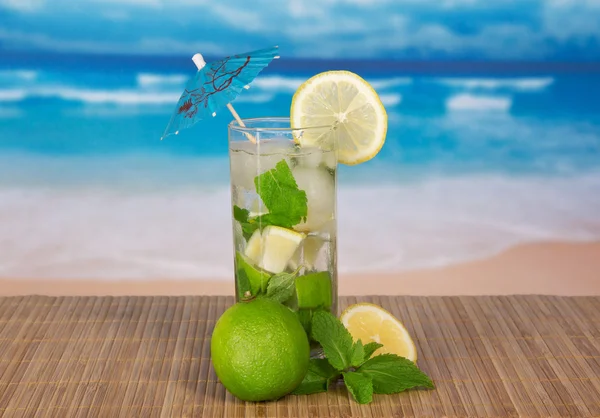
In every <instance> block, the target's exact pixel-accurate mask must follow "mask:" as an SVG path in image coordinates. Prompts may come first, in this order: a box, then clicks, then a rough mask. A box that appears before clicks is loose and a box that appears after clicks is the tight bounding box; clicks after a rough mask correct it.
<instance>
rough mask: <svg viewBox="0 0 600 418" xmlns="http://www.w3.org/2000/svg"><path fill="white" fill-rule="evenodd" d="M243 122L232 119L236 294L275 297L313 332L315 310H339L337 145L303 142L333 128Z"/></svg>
mask: <svg viewBox="0 0 600 418" xmlns="http://www.w3.org/2000/svg"><path fill="white" fill-rule="evenodd" d="M243 122H244V124H245V125H246V126H245V127H242V126H240V124H239V123H238V122H236V121H233V122H231V123H230V124H229V158H230V164H231V201H232V206H233V210H232V214H233V230H234V234H233V242H234V250H235V286H236V298H237V300H240V299H246V298H253V297H257V296H259V295H267V296H271V297H273V298H275V299H277V300H279V301H280V302H282V303H284V304H285V305H287V306H289V307H290V308H291V309H293V310H294V311H296V312H297V313H298V317H299V318H300V321H301V322H302V324H303V325H304V327H305V329H306V330H307V332H308V333H309V335H310V320H311V316H312V313H313V312H315V311H316V310H328V311H331V312H332V313H333V314H337V293H338V286H337V247H336V239H337V233H336V229H337V228H336V227H337V222H336V190H337V181H336V170H337V157H336V150H335V146H334V145H335V144H332V143H325V142H323V141H322V140H321V141H319V143H318V146H306V145H304V146H302V147H301V146H299V145H298V142H300V143H304V142H306V141H302V138H303V136H304V135H307V137H308V136H310V138H318V137H319V136H320V134H321V133H323V132H324V131H325V130H326V129H330V128H328V127H313V128H301V129H292V128H291V127H290V120H289V118H258V119H246V120H244V121H243ZM325 137H327V135H326V136H325Z"/></svg>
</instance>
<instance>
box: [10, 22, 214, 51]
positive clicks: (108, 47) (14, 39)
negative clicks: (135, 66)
mask: <svg viewBox="0 0 600 418" xmlns="http://www.w3.org/2000/svg"><path fill="white" fill-rule="evenodd" d="M0 41H2V42H4V43H6V44H7V45H13V48H10V49H31V48H37V49H49V50H53V51H59V52H92V53H119V54H132V55H135V54H137V53H143V52H148V51H152V52H154V53H160V54H162V55H169V54H170V55H173V54H193V53H195V52H198V51H202V53H203V54H209V55H210V54H215V55H222V54H224V53H225V49H224V46H223V45H220V44H217V43H215V42H204V41H190V42H188V41H183V40H177V39H171V38H158V37H157V38H153V37H143V38H140V39H137V40H131V41H122V42H118V43H116V42H111V41H106V40H99V39H63V38H58V37H53V36H51V35H47V34H45V33H35V32H33V33H32V32H22V31H8V30H4V29H2V28H0Z"/></svg>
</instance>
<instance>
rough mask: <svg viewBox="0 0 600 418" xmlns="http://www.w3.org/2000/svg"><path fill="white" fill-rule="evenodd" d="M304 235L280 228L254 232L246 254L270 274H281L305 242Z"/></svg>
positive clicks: (271, 227) (268, 228)
mask: <svg viewBox="0 0 600 418" xmlns="http://www.w3.org/2000/svg"><path fill="white" fill-rule="evenodd" d="M304 236H305V235H304V234H302V233H300V232H296V231H293V230H291V229H287V228H282V227H279V226H267V227H266V228H264V229H263V230H262V232H261V231H260V230H256V231H254V234H252V236H251V237H250V239H249V240H248V245H246V250H245V251H244V254H245V255H246V257H248V258H249V259H250V260H252V261H253V262H254V264H255V265H257V266H258V267H260V268H261V269H263V270H266V271H268V272H270V273H274V274H276V273H281V272H282V271H283V270H285V268H286V266H287V264H288V262H289V261H290V259H291V258H292V256H293V255H294V253H295V252H296V250H297V249H298V247H299V246H300V244H301V243H302V241H303V240H304Z"/></svg>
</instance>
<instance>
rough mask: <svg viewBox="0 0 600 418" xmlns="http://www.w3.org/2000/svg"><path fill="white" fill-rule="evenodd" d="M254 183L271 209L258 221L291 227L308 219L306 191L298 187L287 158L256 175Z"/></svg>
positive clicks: (261, 197) (263, 200) (257, 219)
mask: <svg viewBox="0 0 600 418" xmlns="http://www.w3.org/2000/svg"><path fill="white" fill-rule="evenodd" d="M254 185H255V186H256V192H257V193H258V195H259V196H260V199H261V200H262V202H263V203H264V204H265V206H266V207H267V209H268V210H269V213H267V214H265V215H261V216H259V217H258V218H256V221H257V222H258V223H268V224H269V225H277V226H281V227H283V228H291V227H293V226H294V225H297V224H299V223H300V222H302V221H303V220H306V216H307V214H308V204H307V199H306V192H305V191H303V190H300V189H299V188H298V184H297V183H296V179H294V175H293V174H292V170H291V169H290V166H289V165H288V163H287V161H286V160H281V161H279V162H278V163H277V164H276V165H275V168H273V169H271V170H268V171H265V172H264V173H262V174H260V175H258V176H256V178H255V179H254Z"/></svg>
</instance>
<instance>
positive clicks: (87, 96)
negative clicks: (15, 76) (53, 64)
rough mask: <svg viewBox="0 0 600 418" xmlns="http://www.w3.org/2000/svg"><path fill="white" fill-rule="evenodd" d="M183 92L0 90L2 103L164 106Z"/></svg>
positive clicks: (61, 87)
mask: <svg viewBox="0 0 600 418" xmlns="http://www.w3.org/2000/svg"><path fill="white" fill-rule="evenodd" d="M180 94H181V92H176V91H169V92H166V91H165V92H156V91H144V90H140V89H115V90H107V89H89V88H77V87H64V86H53V87H51V86H38V87H32V88H29V89H24V88H21V89H3V90H2V89H0V102H2V101H8V102H17V101H23V100H26V99H32V98H36V97H37V98H59V99H62V100H66V101H77V102H82V103H92V104H97V103H112V104H121V105H136V104H147V105H163V104H170V105H172V104H174V103H177V100H178V99H179V96H180Z"/></svg>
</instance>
